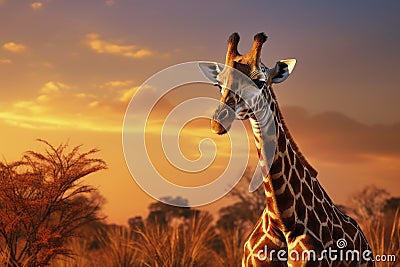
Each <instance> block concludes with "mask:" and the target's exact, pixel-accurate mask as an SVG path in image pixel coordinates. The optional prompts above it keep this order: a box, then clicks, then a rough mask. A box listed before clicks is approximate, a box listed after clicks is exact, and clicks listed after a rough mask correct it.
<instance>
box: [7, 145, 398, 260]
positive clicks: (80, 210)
mask: <svg viewBox="0 0 400 267" xmlns="http://www.w3.org/2000/svg"><path fill="white" fill-rule="evenodd" d="M41 142H43V143H44V144H45V146H46V147H47V149H46V151H45V152H44V153H38V152H34V151H28V152H26V153H25V154H24V155H23V156H22V159H21V160H19V161H16V162H12V163H6V162H3V163H0V179H1V181H0V264H1V265H2V266H7V267H11V266H13V267H14V266H15V267H17V266H18V267H20V266H21V267H22V266H28V267H30V266H60V267H72V266H88V267H90V266H93V267H94V266H96V267H97V266H99V267H102V266H104V267H105V266H107V267H110V266H111V267H114V266H115V267H119V266H121V267H124V266H138V267H139V266H151V267H159V266H160V267H161V266H168V267H169V266H171V267H180V266H185V267H191V266H193V267H194V266H210V267H213V266H224V267H225V266H226V267H231V266H232V267H234V266H240V262H241V257H242V247H243V243H244V241H245V239H246V237H247V235H248V234H249V232H250V231H251V229H252V227H253V225H254V224H255V223H256V221H257V219H258V217H259V216H260V213H261V211H262V210H263V208H264V205H265V200H264V193H263V190H262V188H260V189H259V190H257V191H256V192H254V193H248V190H247V185H248V182H249V180H250V178H251V175H250V172H246V173H245V175H244V179H242V181H241V182H240V184H239V185H238V186H237V187H236V188H235V189H234V190H232V191H231V192H230V193H229V195H228V196H227V197H229V198H230V199H231V203H232V204H231V205H229V206H226V207H223V208H221V209H220V210H219V212H218V215H217V216H215V217H213V216H212V215H211V214H210V213H209V212H207V211H205V210H199V209H193V208H178V207H175V206H170V205H166V204H164V203H162V202H154V203H152V204H150V205H149V207H148V210H149V213H148V216H147V217H146V218H142V217H140V216H133V217H131V218H129V219H128V220H127V225H115V224H106V223H105V221H104V220H103V219H104V218H103V217H102V215H101V212H100V211H101V205H102V203H103V202H104V200H103V198H102V197H101V196H100V195H99V194H98V192H97V191H96V189H95V188H93V187H92V186H90V185H87V184H85V183H84V181H83V180H82V179H83V178H84V177H86V176H87V175H89V174H91V173H95V172H97V171H100V170H103V169H105V168H106V163H105V162H104V161H103V160H101V159H97V158H95V157H94V154H95V153H96V152H97V150H95V149H94V150H90V151H87V152H83V153H82V152H80V150H81V147H75V148H73V149H72V150H68V147H67V145H64V144H62V145H60V146H58V147H54V146H52V145H51V144H49V143H47V142H45V141H41ZM171 201H173V202H175V203H181V204H184V203H186V201H187V200H185V199H182V198H179V197H178V198H173V199H171V198H170V199H169V201H168V202H171ZM399 206H400V198H395V197H391V196H390V195H389V194H388V193H387V192H386V191H385V190H383V189H380V188H377V187H375V186H369V187H366V188H365V189H363V190H362V191H360V192H358V193H356V194H354V195H353V197H352V198H351V201H349V203H348V205H347V206H346V207H344V206H342V207H341V208H342V209H345V210H346V212H347V213H350V214H351V215H352V216H353V217H355V218H356V219H357V221H358V222H359V223H360V225H361V227H362V228H363V231H364V233H365V234H366V236H367V238H368V240H369V243H370V244H371V246H372V247H373V250H374V253H375V254H381V255H383V254H385V255H388V254H392V255H396V257H397V263H398V260H399V259H400V241H399V240H400V216H399ZM377 266H396V262H380V263H377Z"/></svg>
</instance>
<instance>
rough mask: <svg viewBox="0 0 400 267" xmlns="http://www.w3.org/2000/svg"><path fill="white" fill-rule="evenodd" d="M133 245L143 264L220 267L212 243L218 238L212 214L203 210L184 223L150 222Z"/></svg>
mask: <svg viewBox="0 0 400 267" xmlns="http://www.w3.org/2000/svg"><path fill="white" fill-rule="evenodd" d="M138 234H139V238H138V240H136V241H135V243H134V248H135V249H136V250H137V251H139V252H140V254H141V256H142V262H143V264H144V266H149V267H150V266H151V267H162V266H186V267H195V266H210V267H211V266H221V265H215V264H216V261H217V260H218V256H217V254H216V252H215V251H214V250H213V249H212V248H211V244H212V242H213V240H214V238H215V237H216V235H215V231H214V230H213V226H212V217H211V216H210V215H208V214H202V213H200V214H199V215H198V216H194V217H192V218H190V219H188V222H186V223H184V224H176V225H175V226H169V227H166V228H163V227H160V226H159V225H154V224H147V225H145V227H144V228H143V229H142V230H139V231H138Z"/></svg>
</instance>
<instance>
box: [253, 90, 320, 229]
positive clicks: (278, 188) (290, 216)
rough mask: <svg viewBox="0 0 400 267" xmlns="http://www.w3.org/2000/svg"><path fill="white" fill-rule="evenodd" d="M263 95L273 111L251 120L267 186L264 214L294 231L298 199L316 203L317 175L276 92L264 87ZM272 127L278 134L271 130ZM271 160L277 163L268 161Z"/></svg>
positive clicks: (278, 225)
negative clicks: (288, 123) (285, 117)
mask: <svg viewBox="0 0 400 267" xmlns="http://www.w3.org/2000/svg"><path fill="white" fill-rule="evenodd" d="M263 93H264V94H263V96H262V97H263V101H265V104H266V105H269V109H268V108H264V109H262V110H261V111H260V112H259V113H258V114H257V115H256V116H253V117H252V118H250V122H251V125H252V129H253V134H254V137H255V143H256V147H257V151H258V154H259V158H260V165H261V170H262V174H263V181H264V187H265V195H266V202H267V206H266V211H267V212H264V213H263V214H265V215H266V216H269V217H270V218H269V219H270V221H272V222H273V223H274V224H275V225H276V227H278V228H279V229H281V230H283V231H290V229H293V227H294V224H295V222H296V220H297V213H298V212H299V211H297V210H296V208H295V207H296V206H295V200H296V199H298V198H300V197H302V198H303V199H304V200H305V202H306V203H308V202H309V203H312V198H313V193H312V191H311V190H312V188H313V184H315V183H314V182H313V179H314V180H316V179H315V177H316V175H317V172H316V171H315V170H314V169H313V168H312V167H311V165H310V164H308V162H307V161H306V160H305V158H304V157H303V155H302V154H301V153H300V151H299V150H298V147H297V145H296V143H295V142H294V141H293V139H292V137H291V135H290V133H289V131H288V130H287V127H286V125H285V123H284V121H283V118H282V115H281V112H280V110H279V106H278V104H277V101H276V98H275V95H274V93H273V91H272V89H270V88H264V89H263ZM255 117H257V119H255ZM272 124H274V125H275V129H276V131H275V132H271V130H270V129H271V125H272ZM275 144H276V146H275ZM271 148H272V150H271ZM271 153H273V154H271ZM267 159H273V160H272V162H267ZM268 167H270V168H269V171H268ZM304 184H305V185H304ZM316 184H318V183H316ZM318 187H319V184H318ZM310 189H311V190H310Z"/></svg>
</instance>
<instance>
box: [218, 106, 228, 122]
mask: <svg viewBox="0 0 400 267" xmlns="http://www.w3.org/2000/svg"><path fill="white" fill-rule="evenodd" d="M228 117H229V111H228V109H226V108H225V109H223V110H221V112H220V113H219V114H218V120H219V121H223V120H225V119H226V118H228Z"/></svg>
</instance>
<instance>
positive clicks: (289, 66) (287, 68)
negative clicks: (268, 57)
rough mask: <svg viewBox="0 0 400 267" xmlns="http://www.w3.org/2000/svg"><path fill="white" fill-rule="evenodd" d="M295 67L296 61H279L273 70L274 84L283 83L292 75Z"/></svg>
mask: <svg viewBox="0 0 400 267" xmlns="http://www.w3.org/2000/svg"><path fill="white" fill-rule="evenodd" d="M295 65H296V59H285V60H279V61H278V62H276V65H275V67H274V68H273V69H272V77H271V78H272V79H271V81H272V82H273V83H280V82H283V81H284V80H286V79H287V77H289V75H290V73H292V71H293V69H294V66H295Z"/></svg>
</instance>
